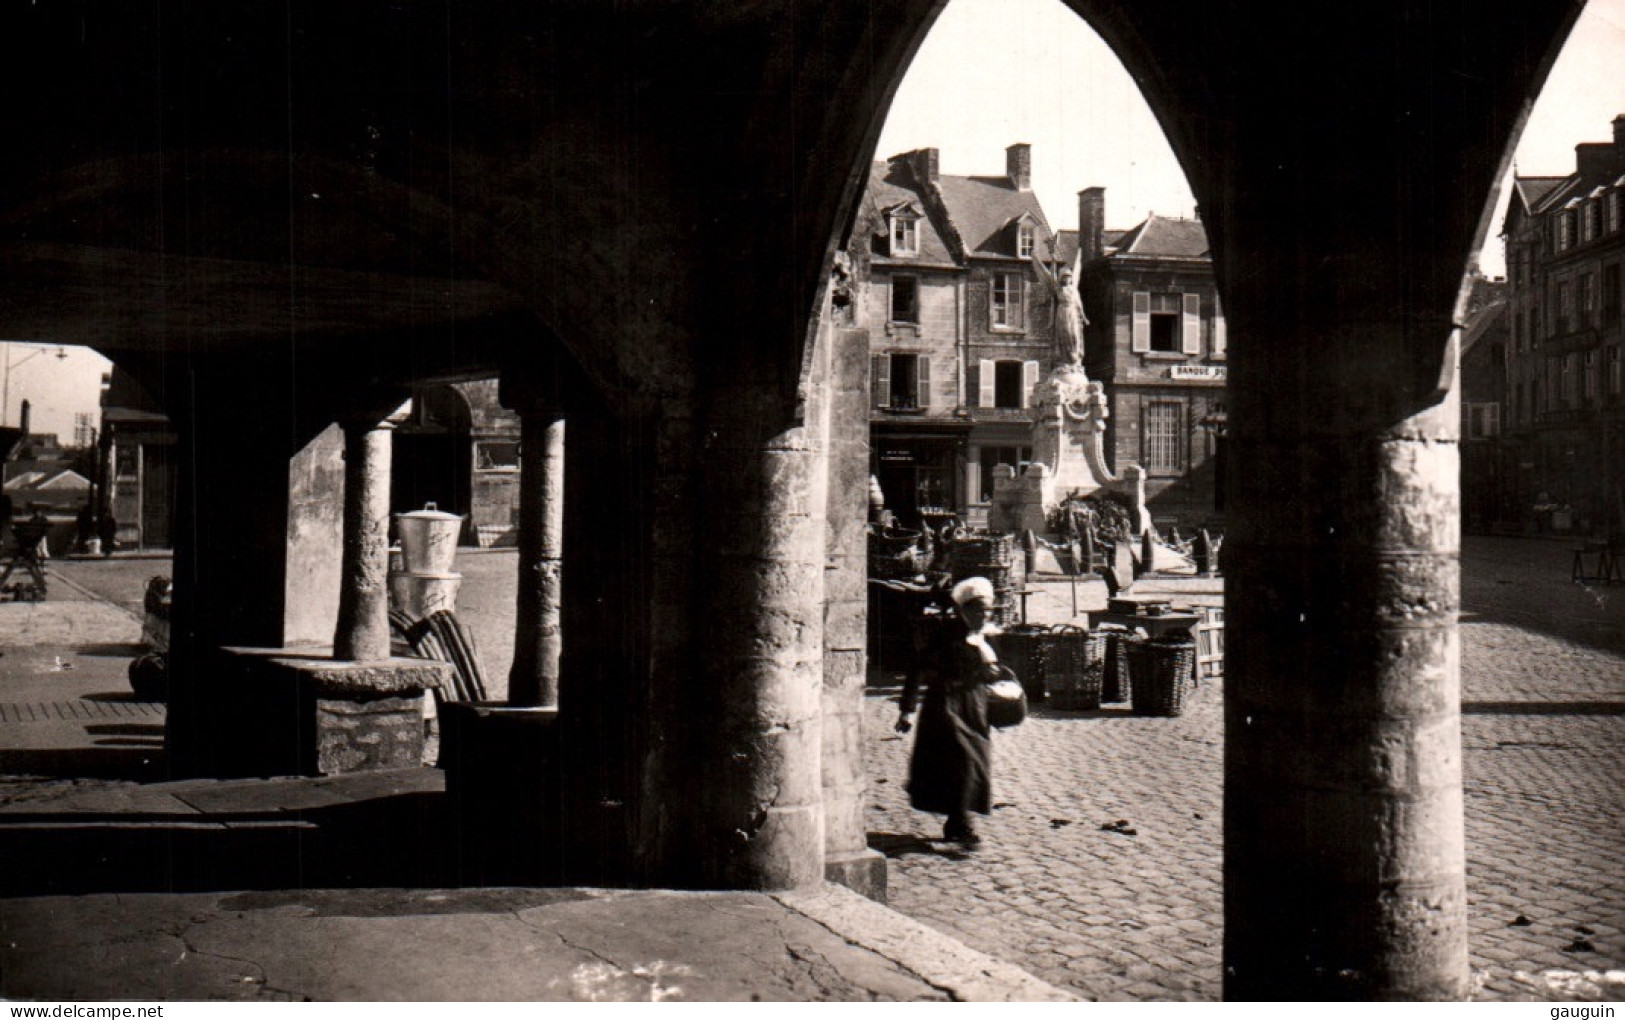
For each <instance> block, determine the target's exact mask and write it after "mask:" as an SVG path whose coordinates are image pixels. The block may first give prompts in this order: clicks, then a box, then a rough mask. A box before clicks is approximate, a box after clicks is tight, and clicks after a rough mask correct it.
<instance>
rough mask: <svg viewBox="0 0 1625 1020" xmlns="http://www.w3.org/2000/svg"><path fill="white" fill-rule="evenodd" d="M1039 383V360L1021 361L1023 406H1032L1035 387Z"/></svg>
mask: <svg viewBox="0 0 1625 1020" xmlns="http://www.w3.org/2000/svg"><path fill="white" fill-rule="evenodd" d="M1037 385H1038V362H1036V361H1024V362H1022V363H1021V406H1022V407H1031V406H1032V403H1033V387H1034V386H1037Z"/></svg>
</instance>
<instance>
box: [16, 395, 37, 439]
mask: <svg viewBox="0 0 1625 1020" xmlns="http://www.w3.org/2000/svg"><path fill="white" fill-rule="evenodd" d="M33 410H34V405H33V404H31V403H29V402H28V401H27V400H26V399H24V400H23V405H22V407H20V408H19V409H18V411H17V427H18V428H19V429H21V430H22V433H23V438H24V439H27V438H28V425H29V419H30V418H31V417H33Z"/></svg>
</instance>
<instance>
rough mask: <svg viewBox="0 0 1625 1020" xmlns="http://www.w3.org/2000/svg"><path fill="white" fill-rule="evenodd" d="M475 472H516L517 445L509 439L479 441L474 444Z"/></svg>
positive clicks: (517, 466) (517, 464)
mask: <svg viewBox="0 0 1625 1020" xmlns="http://www.w3.org/2000/svg"><path fill="white" fill-rule="evenodd" d="M474 469H475V470H476V471H518V470H519V443H518V442H516V441H514V440H511V439H481V440H480V441H478V442H476V443H475V444H474Z"/></svg>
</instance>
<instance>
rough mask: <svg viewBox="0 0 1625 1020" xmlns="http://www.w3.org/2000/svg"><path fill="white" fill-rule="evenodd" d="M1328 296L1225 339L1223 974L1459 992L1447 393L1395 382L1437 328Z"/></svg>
mask: <svg viewBox="0 0 1625 1020" xmlns="http://www.w3.org/2000/svg"><path fill="white" fill-rule="evenodd" d="M1263 278H1265V279H1268V278H1269V277H1268V276H1265V277H1263ZM1243 295H1244V296H1251V297H1253V298H1254V299H1255V301H1254V302H1251V303H1249V302H1247V301H1245V300H1244V301H1242V302H1239V304H1244V305H1247V306H1248V307H1251V308H1255V309H1262V308H1263V307H1264V306H1265V305H1266V304H1267V302H1263V301H1258V300H1257V299H1258V298H1259V297H1261V295H1256V294H1248V293H1247V292H1246V291H1243ZM1337 311H1339V312H1341V313H1343V314H1346V315H1347V316H1348V318H1349V319H1350V320H1353V322H1355V323H1359V324H1358V325H1345V326H1343V327H1341V328H1339V329H1328V330H1326V331H1325V332H1324V333H1320V334H1317V335H1314V336H1313V337H1312V338H1311V337H1310V336H1306V335H1303V334H1302V333H1301V332H1300V331H1296V330H1294V329H1293V328H1292V326H1291V325H1281V326H1271V325H1266V326H1264V328H1263V329H1262V330H1260V333H1259V335H1258V336H1257V337H1256V338H1255V337H1253V336H1246V337H1241V338H1240V339H1241V341H1242V342H1240V343H1238V344H1237V346H1236V347H1235V348H1234V349H1233V353H1234V354H1235V355H1236V357H1235V359H1234V361H1233V362H1232V364H1233V366H1234V374H1233V375H1232V382H1233V386H1232V391H1231V392H1232V404H1233V414H1232V418H1231V431H1230V436H1231V442H1232V444H1233V445H1232V451H1233V453H1234V455H1235V456H1236V457H1237V458H1238V463H1237V466H1236V467H1237V469H1236V470H1234V471H1232V472H1230V478H1231V480H1232V482H1231V487H1230V495H1231V497H1232V501H1231V503H1230V512H1229V514H1228V519H1229V520H1230V522H1231V524H1230V527H1231V531H1230V534H1229V535H1228V536H1226V539H1225V542H1224V546H1223V550H1222V556H1223V560H1224V570H1225V574H1226V580H1225V586H1226V617H1227V618H1226V650H1225V651H1226V668H1225V748H1226V753H1225V825H1224V853H1225V872H1224V875H1225V995H1226V997H1227V998H1232V999H1244V1000H1252V999H1272V1000H1279V999H1310V1000H1324V999H1369V998H1383V999H1455V998H1461V997H1464V996H1465V994H1466V992H1467V990H1468V989H1467V979H1468V965H1467V939H1466V921H1465V866H1464V841H1463V827H1462V791H1461V735H1460V699H1461V692H1460V677H1459V670H1460V649H1459V643H1458V637H1457V630H1456V611H1457V606H1458V587H1459V583H1458V537H1457V531H1458V528H1457V525H1458V502H1459V501H1458V496H1457V485H1458V481H1457V473H1458V463H1457V448H1456V428H1457V424H1456V418H1457V413H1458V412H1457V405H1456V401H1455V400H1454V399H1451V398H1448V397H1444V396H1443V395H1442V394H1441V393H1438V392H1436V391H1435V392H1428V391H1427V387H1426V386H1425V384H1424V385H1418V386H1414V387H1413V388H1409V389H1408V388H1407V386H1406V385H1405V383H1407V382H1408V381H1411V380H1414V379H1416V378H1418V376H1419V375H1420V374H1421V373H1420V371H1419V369H1420V368H1425V367H1426V364H1425V363H1426V362H1427V361H1428V360H1429V355H1431V356H1432V360H1433V361H1434V362H1435V363H1443V364H1446V365H1448V364H1451V363H1452V360H1451V357H1450V355H1449V354H1448V353H1446V354H1445V355H1444V357H1442V358H1441V357H1440V356H1439V349H1440V347H1442V346H1443V345H1444V343H1445V338H1446V337H1447V336H1448V335H1449V333H1450V328H1449V325H1448V323H1445V322H1438V321H1435V322H1434V323H1432V324H1431V328H1427V327H1426V326H1421V325H1418V324H1417V323H1414V322H1409V321H1407V322H1404V323H1385V322H1375V323H1374V322H1370V321H1366V322H1360V320H1359V316H1358V315H1357V314H1355V313H1356V312H1357V311H1358V309H1356V308H1352V307H1346V306H1345V307H1341V308H1339V309H1337ZM1268 319H1269V314H1268V313H1267V312H1264V311H1262V310H1260V312H1259V314H1258V321H1259V322H1260V323H1265V322H1267V320H1268ZM1430 345H1433V346H1432V348H1431V350H1427V348H1429V346H1430ZM1280 380H1287V381H1288V384H1287V385H1282V384H1280Z"/></svg>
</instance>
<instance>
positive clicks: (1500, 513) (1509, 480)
mask: <svg viewBox="0 0 1625 1020" xmlns="http://www.w3.org/2000/svg"><path fill="white" fill-rule="evenodd" d="M1510 339H1511V331H1510V326H1509V316H1508V315H1507V306H1506V284H1505V282H1504V281H1501V280H1485V279H1482V278H1476V279H1474V280H1473V292H1472V295H1471V297H1470V298H1469V304H1468V311H1467V319H1466V322H1465V324H1464V327H1463V329H1462V331H1461V523H1462V529H1463V530H1464V531H1467V532H1477V533H1484V532H1505V531H1518V530H1521V529H1522V527H1523V526H1524V523H1525V522H1526V516H1525V514H1524V513H1523V512H1521V511H1520V508H1526V507H1527V506H1528V505H1529V500H1528V498H1527V497H1528V494H1525V493H1521V492H1520V489H1519V475H1520V472H1519V470H1518V448H1517V447H1516V446H1514V445H1513V444H1511V443H1509V442H1508V441H1507V438H1506V434H1505V432H1504V430H1503V428H1502V415H1503V414H1504V409H1505V408H1506V406H1507V349H1508V341H1509V340H1510Z"/></svg>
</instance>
